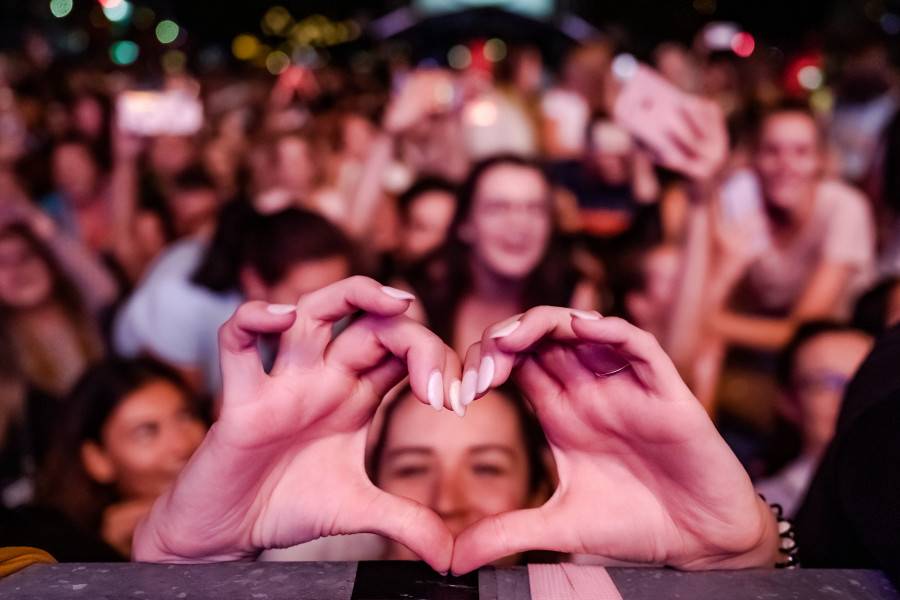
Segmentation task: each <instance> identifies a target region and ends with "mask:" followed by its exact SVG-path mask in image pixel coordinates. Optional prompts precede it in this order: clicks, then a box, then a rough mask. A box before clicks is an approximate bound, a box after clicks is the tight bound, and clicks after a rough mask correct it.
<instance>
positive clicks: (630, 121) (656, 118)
mask: <svg viewBox="0 0 900 600" xmlns="http://www.w3.org/2000/svg"><path fill="white" fill-rule="evenodd" d="M691 99H692V96H691V95H690V94H688V93H686V92H683V91H682V90H680V89H679V88H677V87H675V85H673V84H672V83H670V82H669V81H668V80H667V79H665V78H664V77H663V76H662V75H659V74H658V73H656V72H655V71H654V70H653V69H651V68H650V67H648V66H646V65H639V66H638V68H637V69H636V70H635V72H634V74H633V75H631V77H629V78H628V79H627V80H625V82H624V85H623V87H622V89H621V91H620V92H619V96H618V98H616V102H615V104H614V105H613V118H614V119H615V121H616V123H618V124H619V125H621V126H622V127H624V128H625V129H627V130H628V131H629V132H631V134H632V135H634V137H636V138H637V139H638V140H640V141H641V142H643V143H644V144H646V145H647V146H649V147H650V148H651V149H654V148H658V147H660V146H665V145H666V144H668V143H669V141H668V137H667V136H668V134H667V131H666V127H665V125H666V124H667V123H671V122H673V121H677V120H680V119H681V118H682V116H681V114H682V107H683V106H684V105H685V104H687V103H688V102H690V101H691Z"/></svg>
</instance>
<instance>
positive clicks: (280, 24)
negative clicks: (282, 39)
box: [261, 6, 294, 35]
mask: <svg viewBox="0 0 900 600" xmlns="http://www.w3.org/2000/svg"><path fill="white" fill-rule="evenodd" d="M293 24H294V17H292V16H291V13H290V12H289V11H288V9H286V8H285V7H283V6H273V7H272V8H270V9H269V10H267V11H266V14H265V15H263V18H262V23H261V26H262V30H263V32H264V33H266V34H268V35H281V34H282V33H284V31H285V30H286V29H287V28H288V27H290V26H291V25H293Z"/></svg>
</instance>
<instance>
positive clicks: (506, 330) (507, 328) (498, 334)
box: [490, 321, 522, 340]
mask: <svg viewBox="0 0 900 600" xmlns="http://www.w3.org/2000/svg"><path fill="white" fill-rule="evenodd" d="M521 324H522V321H513V322H512V323H510V324H509V325H504V326H503V327H501V328H500V329H498V330H497V331H495V332H494V333H492V334H491V335H490V338H491V339H492V340H496V339H498V338H502V337H506V336H508V335H509V334H511V333H512V332H513V331H515V330H516V329H518V328H519V325H521Z"/></svg>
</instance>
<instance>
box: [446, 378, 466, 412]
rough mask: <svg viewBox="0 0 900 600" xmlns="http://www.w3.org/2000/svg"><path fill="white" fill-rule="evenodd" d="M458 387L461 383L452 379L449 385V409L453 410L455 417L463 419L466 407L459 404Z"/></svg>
mask: <svg viewBox="0 0 900 600" xmlns="http://www.w3.org/2000/svg"><path fill="white" fill-rule="evenodd" d="M460 385H461V382H460V381H459V379H454V380H453V382H452V383H451V384H450V408H452V409H453V412H455V413H456V414H457V416H460V417H464V416H466V407H465V406H463V405H462V404H460V402H459V387H460Z"/></svg>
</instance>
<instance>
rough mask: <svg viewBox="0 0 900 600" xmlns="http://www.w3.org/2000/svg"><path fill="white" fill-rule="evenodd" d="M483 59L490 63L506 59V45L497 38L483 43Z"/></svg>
mask: <svg viewBox="0 0 900 600" xmlns="http://www.w3.org/2000/svg"><path fill="white" fill-rule="evenodd" d="M484 57H485V58H486V59H488V60H489V61H491V62H500V61H501V60H503V59H504V58H506V44H505V43H504V42H503V40H501V39H499V38H491V39H489V40H488V41H486V42H485V43H484Z"/></svg>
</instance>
